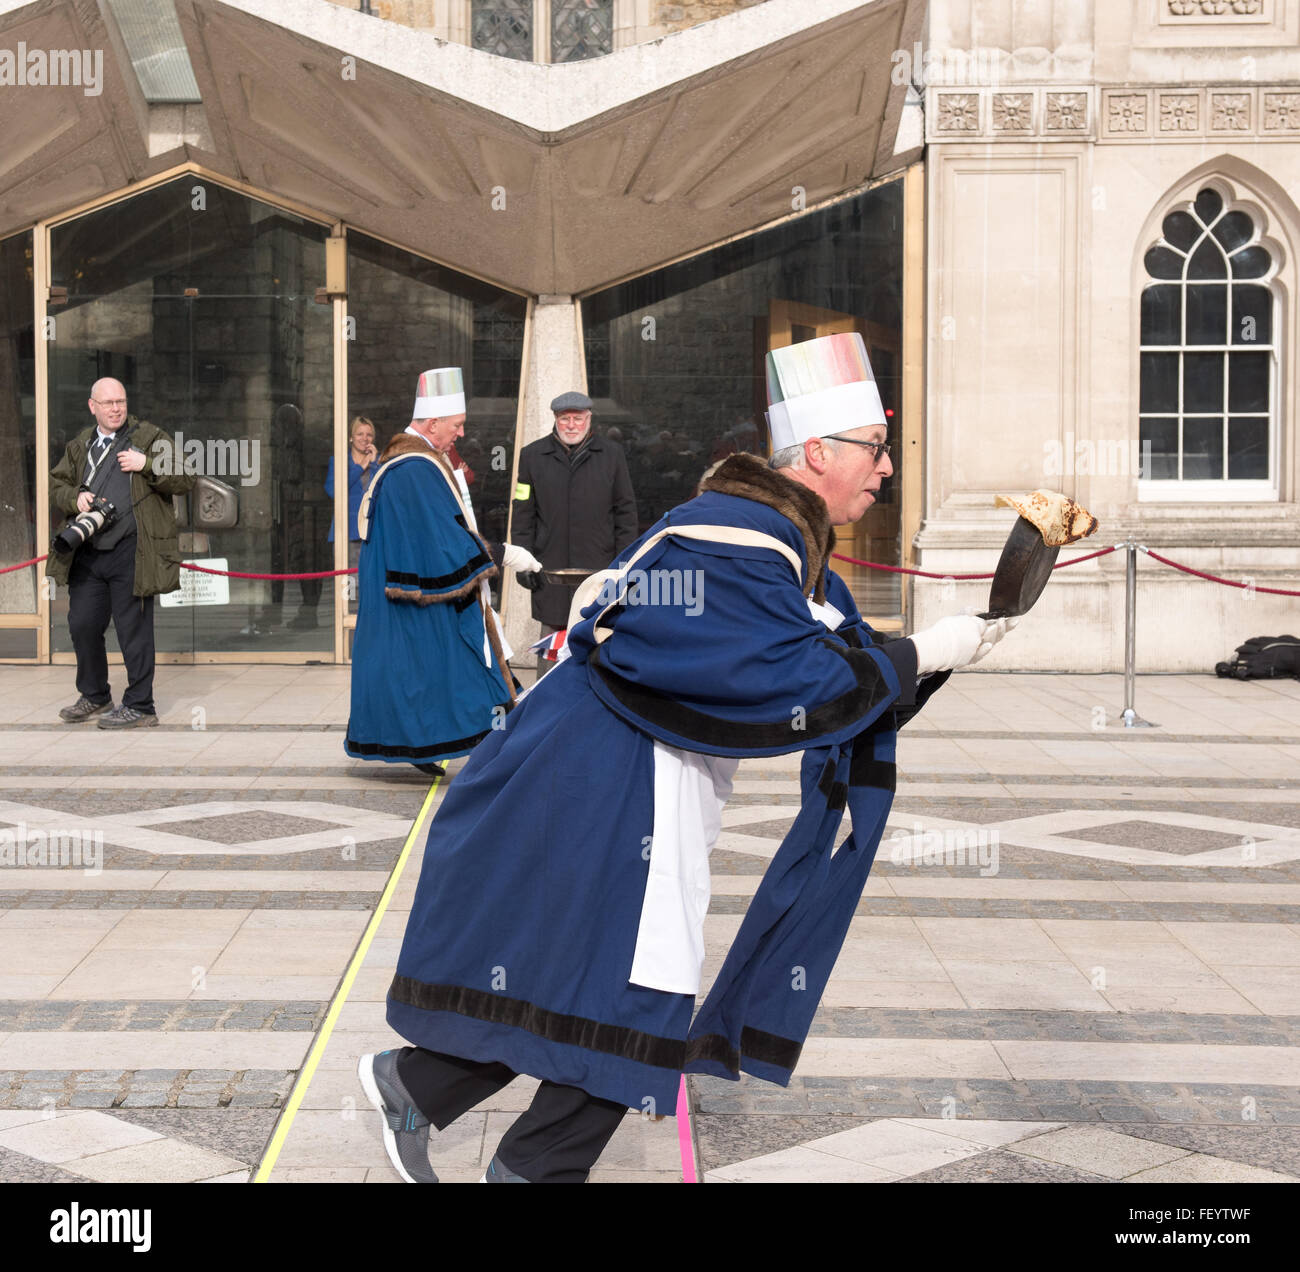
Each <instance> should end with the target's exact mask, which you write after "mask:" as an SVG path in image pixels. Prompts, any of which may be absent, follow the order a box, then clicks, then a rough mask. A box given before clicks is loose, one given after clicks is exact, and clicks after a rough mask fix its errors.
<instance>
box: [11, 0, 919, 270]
mask: <svg viewBox="0 0 1300 1272" xmlns="http://www.w3.org/2000/svg"><path fill="white" fill-rule="evenodd" d="M924 5H925V0H769V2H768V3H767V4H763V5H759V6H756V7H753V8H749V9H745V10H742V11H740V12H738V13H736V14H733V15H731V16H730V17H726V18H721V19H718V20H715V21H713V22H709V23H706V24H703V25H701V26H698V27H694V28H692V29H690V30H688V31H684V32H681V33H679V34H676V35H673V36H668V37H666V38H664V39H661V40H656V41H653V42H651V43H649V44H643V45H638V46H635V47H633V48H628V49H624V50H621V51H620V52H617V53H614V54H611V55H610V56H607V57H602V58H596V59H593V60H591V61H587V62H576V63H568V64H564V65H558V66H545V65H537V64H533V63H525V62H514V61H509V60H507V59H503V58H497V57H494V56H492V55H490V54H486V53H480V52H478V51H476V50H473V49H469V48H466V47H464V46H461V45H457V44H449V43H447V42H446V41H443V40H440V39H437V38H436V37H434V36H432V35H429V34H427V33H424V32H420V31H414V30H409V29H407V28H404V27H400V26H397V25H395V24H393V23H388V22H382V21H377V20H376V19H374V18H371V17H368V16H365V15H362V14H360V13H356V12H353V11H350V10H347V9H343V8H340V7H339V6H336V5H333V4H328V3H325V0H176V6H177V11H178V13H179V16H180V20H181V29H182V32H183V34H184V37H185V41H186V44H187V46H188V49H189V55H190V60H191V63H192V65H193V68H194V74H195V78H196V80H197V82H198V85H199V90H200V93H201V95H202V105H201V107H194V106H188V107H180V106H175V107H166V106H150V105H149V104H148V103H146V102H145V101H144V99H143V96H142V94H141V92H140V89H139V86H138V84H137V82H136V79H135V75H134V72H133V70H132V67H131V64H130V59H129V57H128V56H127V55H126V51H125V47H124V45H123V44H122V42H121V39H120V36H119V35H118V33H117V32H116V30H115V28H114V27H113V25H112V19H111V14H108V13H107V12H106V9H105V6H103V5H100V6H98V7H96V6H94V5H92V4H89V3H85V0H38V2H37V3H26V4H15V3H9V2H6V0H0V49H5V48H8V49H16V48H17V47H18V43H19V42H20V41H22V42H23V43H25V45H26V46H27V48H28V49H91V50H94V49H103V50H104V51H105V56H104V59H103V83H102V91H101V92H100V93H99V94H98V95H94V96H91V95H87V94H86V92H85V90H84V88H82V87H57V88H56V87H43V88H37V87H27V88H12V87H11V88H4V87H0V130H2V131H3V135H4V136H5V138H6V145H5V147H4V151H3V153H2V154H0V235H4V234H8V233H11V232H13V231H14V230H17V229H20V228H22V227H24V226H25V225H29V224H31V223H32V222H33V221H36V220H39V219H43V218H47V217H51V216H56V215H58V214H59V213H61V212H64V211H66V210H67V209H69V208H71V207H74V206H76V205H78V204H80V203H83V202H87V201H90V200H93V199H95V198H97V197H100V196H102V195H106V194H111V193H114V192H117V191H120V190H122V189H123V188H125V187H128V186H129V185H131V184H132V183H134V182H137V181H140V180H143V179H146V178H148V177H150V176H152V175H155V174H157V173H159V172H164V171H167V170H169V169H172V168H175V167H176V166H177V165H179V164H184V163H187V162H190V163H194V164H198V165H202V166H203V167H204V168H206V169H208V170H210V171H211V172H213V173H214V174H216V175H223V174H224V175H228V176H230V177H232V178H235V179H237V180H239V181H242V182H244V183H246V184H247V185H249V186H252V187H255V188H256V189H257V190H259V191H263V192H265V194H266V195H268V196H270V197H271V198H276V197H279V198H282V199H284V200H286V201H287V202H291V203H294V204H298V205H300V206H302V207H304V208H306V209H312V210H315V211H316V212H317V213H319V214H320V215H321V216H322V218H323V219H336V220H339V221H343V222H346V223H347V224H348V225H350V226H353V227H356V228H357V229H359V230H363V231H365V232H368V233H372V234H375V235H378V236H380V237H383V238H387V239H390V240H392V241H393V242H396V243H399V244H401V245H402V246H404V247H407V248H410V249H411V250H413V251H416V252H419V253H421V254H424V255H427V256H430V257H432V258H434V259H436V260H438V261H441V262H444V263H445V264H447V265H450V266H452V267H454V268H458V269H461V270H463V271H465V272H467V273H471V274H475V275H478V276H479V277H483V278H487V279H490V280H491V281H494V282H496V283H499V284H501V285H502V286H506V287H510V288H513V289H515V290H516V291H520V292H526V293H533V294H564V295H568V294H574V293H580V292H584V291H590V290H592V289H594V288H597V287H600V286H602V285H604V284H606V283H609V282H612V281H614V280H616V279H619V278H623V277H626V276H628V275H631V274H635V273H639V272H642V271H645V270H647V269H651V268H653V267H654V266H656V265H658V264H661V263H663V262H665V261H667V260H671V259H673V258H676V257H679V256H682V255H685V254H688V253H690V252H693V251H697V250H699V249H701V248H703V247H706V246H708V245H709V244H711V243H715V242H718V241H720V240H722V239H725V238H728V237H730V236H732V235H735V234H739V233H743V232H745V231H747V230H751V229H753V228H755V227H757V226H760V225H764V224H767V223H769V222H771V221H773V220H775V219H777V218H779V217H781V216H783V215H786V214H788V213H790V212H791V211H792V209H795V208H796V207H797V205H798V202H799V201H800V200H802V202H803V203H805V204H806V205H808V206H811V205H812V204H814V203H817V202H820V201H822V200H825V199H828V198H831V197H833V196H835V195H837V194H839V193H841V192H845V191H849V190H853V189H856V188H858V187H860V186H861V185H863V184H864V183H866V182H868V181H870V180H872V179H875V178H878V177H882V176H884V175H887V174H889V173H892V172H896V171H900V170H901V169H902V168H903V167H905V166H906V164H907V163H908V162H910V161H911V160H913V159H915V158H916V157H917V154H918V152H919V147H918V146H912V145H909V144H907V143H904V142H899V121H900V117H901V116H902V114H903V107H904V101H905V94H906V92H907V86H906V85H898V84H894V83H892V82H891V74H890V73H891V70H892V69H893V65H894V63H893V61H892V60H891V54H892V53H893V52H894V51H895V50H897V49H902V48H911V46H912V42H913V41H914V40H916V39H919V38H920V27H921V22H922V18H923V11H924ZM903 146H905V147H906V148H900V147H903ZM800 191H802V193H800Z"/></svg>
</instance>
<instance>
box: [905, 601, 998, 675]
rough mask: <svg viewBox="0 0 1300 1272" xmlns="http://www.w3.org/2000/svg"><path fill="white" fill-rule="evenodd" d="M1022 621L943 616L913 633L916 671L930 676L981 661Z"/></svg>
mask: <svg viewBox="0 0 1300 1272" xmlns="http://www.w3.org/2000/svg"><path fill="white" fill-rule="evenodd" d="M1019 621H1020V620H1019V619H1018V618H997V619H987V618H977V617H976V616H975V615H974V614H954V615H951V616H950V617H948V618H941V619H940V620H939V621H938V622H937V623H935V624H934V626H933V627H927V628H926V629H925V630H924V631H920V632H914V633H913V634H912V637H911V641H912V644H913V645H915V646H916V674H917V675H918V676H928V675H930V674H931V672H935V671H955V670H956V669H957V668H958V667H969V666H971V665H972V664H973V663H977V662H979V660H980V659H981V658H983V657H984V656H985V655H986V654H987V653H988V652H989V651H990V650H991V649H992V648H993V646H994V645H996V644H997V643H998V641H1000V640H1001V639H1002V638H1003V636H1005V635H1006V634H1007V632H1009V631H1010V630H1011V629H1012V628H1013V627H1015V625H1016V624H1017V623H1018V622H1019Z"/></svg>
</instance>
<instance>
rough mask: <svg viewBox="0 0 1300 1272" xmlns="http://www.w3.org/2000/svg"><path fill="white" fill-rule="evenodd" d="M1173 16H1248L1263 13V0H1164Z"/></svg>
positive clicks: (1229, 19)
mask: <svg viewBox="0 0 1300 1272" xmlns="http://www.w3.org/2000/svg"><path fill="white" fill-rule="evenodd" d="M1166 4H1167V6H1168V13H1169V16H1170V17H1173V18H1226V19H1227V20H1228V21H1229V22H1231V21H1232V19H1233V18H1248V17H1251V16H1253V15H1254V14H1257V13H1263V11H1264V0H1166Z"/></svg>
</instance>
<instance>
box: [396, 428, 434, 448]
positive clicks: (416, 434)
mask: <svg viewBox="0 0 1300 1272" xmlns="http://www.w3.org/2000/svg"><path fill="white" fill-rule="evenodd" d="M403 431H404V432H407V433H410V434H411V436H412V437H418V438H419V439H420V441H422V442H423V443H424V444H425V445H426V446H427V447H428V448H429V449H430V450H431V451H436V450H437V449H438V448H437V447H436V446H435V445H434V444H433V443H432V442H431V441H430V440H429V439H428V438H427V437H425V435H424V434H423V433H421V432H420V430H419V429H418V428H413V427H412V426H411V425H410V424H408V425H407V426H406V428H405V429H404V430H403Z"/></svg>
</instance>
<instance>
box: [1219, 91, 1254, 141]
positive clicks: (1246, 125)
mask: <svg viewBox="0 0 1300 1272" xmlns="http://www.w3.org/2000/svg"><path fill="white" fill-rule="evenodd" d="M1250 107H1251V101H1250V94H1249V93H1211V94H1210V131H1211V132H1249V131H1250V115H1251V110H1250Z"/></svg>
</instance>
